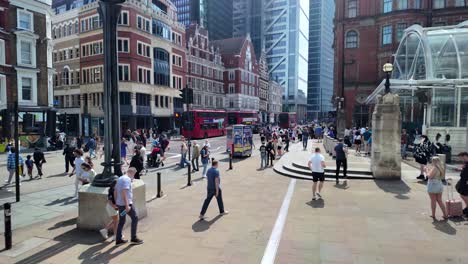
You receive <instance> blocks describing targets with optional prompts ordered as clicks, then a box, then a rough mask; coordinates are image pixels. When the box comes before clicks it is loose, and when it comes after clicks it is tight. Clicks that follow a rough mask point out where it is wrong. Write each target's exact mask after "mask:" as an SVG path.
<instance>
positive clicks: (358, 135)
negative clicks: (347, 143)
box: [354, 130, 362, 155]
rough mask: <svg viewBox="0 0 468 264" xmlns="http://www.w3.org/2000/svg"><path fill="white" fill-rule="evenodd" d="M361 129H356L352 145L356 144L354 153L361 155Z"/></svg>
mask: <svg viewBox="0 0 468 264" xmlns="http://www.w3.org/2000/svg"><path fill="white" fill-rule="evenodd" d="M361 138H362V137H361V131H359V130H357V131H356V134H355V137H354V145H355V146H356V155H361V144H362V139H361Z"/></svg>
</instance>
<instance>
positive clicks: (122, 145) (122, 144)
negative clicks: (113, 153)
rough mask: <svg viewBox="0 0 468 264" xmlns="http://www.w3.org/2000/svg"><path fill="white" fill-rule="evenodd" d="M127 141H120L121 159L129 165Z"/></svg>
mask: <svg viewBox="0 0 468 264" xmlns="http://www.w3.org/2000/svg"><path fill="white" fill-rule="evenodd" d="M127 147H128V145H127V140H126V139H125V138H122V140H121V141H120V158H121V159H122V160H123V161H125V164H126V165H128V160H127Z"/></svg>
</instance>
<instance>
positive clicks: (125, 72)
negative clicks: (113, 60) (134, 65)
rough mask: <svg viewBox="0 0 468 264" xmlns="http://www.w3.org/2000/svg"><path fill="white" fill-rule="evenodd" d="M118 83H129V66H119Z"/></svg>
mask: <svg viewBox="0 0 468 264" xmlns="http://www.w3.org/2000/svg"><path fill="white" fill-rule="evenodd" d="M119 81H130V65H127V64H125V65H122V64H121V65H119Z"/></svg>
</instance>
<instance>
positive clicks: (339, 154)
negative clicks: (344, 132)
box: [335, 138, 348, 185]
mask: <svg viewBox="0 0 468 264" xmlns="http://www.w3.org/2000/svg"><path fill="white" fill-rule="evenodd" d="M335 155H336V172H335V173H336V174H335V177H336V184H337V185H338V184H339V183H340V181H339V179H338V177H339V175H340V168H341V166H343V178H344V179H345V181H346V179H347V176H346V173H347V170H348V147H347V146H346V145H345V144H344V143H343V139H341V138H340V139H338V144H336V146H335Z"/></svg>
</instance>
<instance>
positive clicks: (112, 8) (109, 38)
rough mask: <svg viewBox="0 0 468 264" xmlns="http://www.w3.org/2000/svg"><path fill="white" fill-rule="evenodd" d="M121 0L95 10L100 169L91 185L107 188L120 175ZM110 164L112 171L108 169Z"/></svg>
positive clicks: (108, 1) (102, 3) (106, 1)
mask: <svg viewBox="0 0 468 264" xmlns="http://www.w3.org/2000/svg"><path fill="white" fill-rule="evenodd" d="M123 2H125V0H101V1H100V2H99V8H98V12H99V15H100V16H101V19H102V22H103V37H104V72H103V80H104V100H103V103H104V108H103V110H104V163H102V165H103V166H104V171H103V172H102V173H101V174H99V175H98V176H96V178H95V179H94V181H93V183H92V185H93V186H96V187H108V186H110V184H111V183H112V181H113V180H114V179H115V175H117V176H121V175H122V170H121V168H120V167H121V160H120V133H121V131H120V107H119V88H118V78H117V71H115V70H114V67H115V65H118V60H117V21H118V19H119V16H120V10H121V9H122V7H121V5H120V4H122V3H123ZM112 167H114V172H112Z"/></svg>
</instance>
